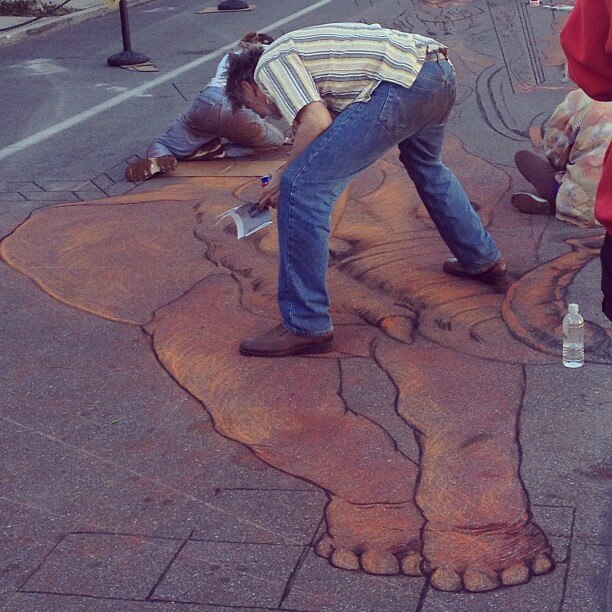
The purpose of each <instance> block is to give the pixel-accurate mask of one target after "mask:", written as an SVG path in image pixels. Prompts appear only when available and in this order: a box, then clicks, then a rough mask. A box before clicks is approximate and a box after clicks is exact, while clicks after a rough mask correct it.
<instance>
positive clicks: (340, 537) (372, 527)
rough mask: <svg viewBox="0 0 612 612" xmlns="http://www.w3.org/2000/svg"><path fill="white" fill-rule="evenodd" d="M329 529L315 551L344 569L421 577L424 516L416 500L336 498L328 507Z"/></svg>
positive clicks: (333, 498)
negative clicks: (369, 501) (365, 501)
mask: <svg viewBox="0 0 612 612" xmlns="http://www.w3.org/2000/svg"><path fill="white" fill-rule="evenodd" d="M326 521H327V532H326V533H325V534H324V535H323V536H322V537H321V539H320V540H319V542H318V543H317V545H316V547H315V552H316V553H317V554H318V555H319V556H320V557H324V558H326V559H328V560H329V562H330V563H331V564H332V565H333V566H335V567H339V568H341V569H347V570H356V569H360V568H361V569H363V570H364V571H365V572H367V573H369V574H381V575H392V574H399V573H400V572H401V573H404V574H406V575H408V576H421V575H422V572H421V568H420V565H421V553H420V549H421V540H420V529H421V526H422V522H423V519H422V517H421V514H420V513H419V511H418V510H417V508H416V506H415V505H414V504H413V503H412V501H409V502H404V503H399V504H383V503H381V504H351V503H350V502H347V501H345V500H342V499H340V498H338V497H332V499H331V500H330V502H329V504H328V505H327V508H326Z"/></svg>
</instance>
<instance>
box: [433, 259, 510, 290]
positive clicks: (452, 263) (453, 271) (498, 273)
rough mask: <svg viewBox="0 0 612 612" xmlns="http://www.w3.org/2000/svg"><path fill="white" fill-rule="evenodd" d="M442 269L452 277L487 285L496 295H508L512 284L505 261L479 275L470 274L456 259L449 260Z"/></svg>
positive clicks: (498, 262) (501, 260)
mask: <svg viewBox="0 0 612 612" xmlns="http://www.w3.org/2000/svg"><path fill="white" fill-rule="evenodd" d="M442 269H443V270H444V271H445V272H446V273H447V274H450V275H451V276H459V277H461V278H471V279H472V280H475V281H478V282H480V283H484V284H485V285H490V286H491V287H493V289H494V290H495V292H496V293H506V291H507V290H508V287H510V285H511V283H512V280H511V278H510V276H509V275H508V266H507V265H506V262H505V261H504V260H503V259H498V260H497V261H496V262H495V263H494V264H493V265H492V266H491V267H490V268H489V269H488V270H485V271H484V272H479V273H478V274H474V273H473V272H468V271H467V270H466V269H465V268H464V267H463V266H462V265H461V264H460V263H459V261H458V260H457V259H455V258H454V257H453V258H452V259H447V260H446V261H445V262H444V265H443V266H442Z"/></svg>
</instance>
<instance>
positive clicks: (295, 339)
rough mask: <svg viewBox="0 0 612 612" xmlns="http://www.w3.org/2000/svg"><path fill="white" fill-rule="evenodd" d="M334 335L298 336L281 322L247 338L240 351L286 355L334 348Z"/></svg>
mask: <svg viewBox="0 0 612 612" xmlns="http://www.w3.org/2000/svg"><path fill="white" fill-rule="evenodd" d="M333 340H334V335H333V334H328V335H327V336H298V335H296V334H293V333H291V332H290V331H288V330H286V329H285V328H284V327H283V325H282V323H281V324H279V325H277V326H276V327H273V328H272V329H271V330H270V331H268V332H266V333H265V334H262V335H261V336H257V337H256V338H247V339H246V340H243V341H242V342H241V343H240V353H241V354H242V355H246V356H248V357H288V356H289V355H304V354H308V353H310V354H312V353H329V351H333V350H334V342H333Z"/></svg>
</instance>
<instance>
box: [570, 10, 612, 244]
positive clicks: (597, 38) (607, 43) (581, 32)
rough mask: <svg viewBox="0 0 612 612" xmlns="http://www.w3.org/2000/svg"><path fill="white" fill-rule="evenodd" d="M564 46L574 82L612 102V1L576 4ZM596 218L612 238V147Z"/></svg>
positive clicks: (597, 204)
mask: <svg viewBox="0 0 612 612" xmlns="http://www.w3.org/2000/svg"><path fill="white" fill-rule="evenodd" d="M561 45H562V47H563V50H564V51H565V55H566V57H567V64H568V68H569V75H570V77H571V78H572V81H574V83H576V84H577V85H578V86H579V87H580V88H581V89H583V90H584V91H585V92H586V93H587V94H588V95H589V96H590V97H591V98H593V99H594V100H600V101H602V102H610V101H612V0H576V4H575V6H574V8H573V9H572V12H571V13H570V16H569V19H568V20H567V23H566V24H565V27H564V28H563V30H562V32H561ZM595 217H596V218H597V220H598V221H600V222H601V223H602V224H603V225H604V226H605V227H606V229H607V231H608V233H609V234H612V145H610V147H609V148H608V151H607V153H606V156H605V159H604V167H603V174H602V176H601V180H600V182H599V188H598V190H597V196H596V199H595Z"/></svg>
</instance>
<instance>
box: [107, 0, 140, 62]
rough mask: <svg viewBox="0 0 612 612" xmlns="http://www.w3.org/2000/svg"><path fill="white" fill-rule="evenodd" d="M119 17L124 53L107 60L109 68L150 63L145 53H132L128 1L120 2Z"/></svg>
mask: <svg viewBox="0 0 612 612" xmlns="http://www.w3.org/2000/svg"><path fill="white" fill-rule="evenodd" d="M119 15H120V16H121V37H122V38H123V51H121V53H115V55H111V56H110V57H108V58H107V59H106V61H107V62H108V65H109V66H131V65H133V64H143V63H144V62H148V61H149V56H148V55H145V54H144V53H138V52H137V51H132V44H131V42H130V21H129V19H128V12H127V0H119Z"/></svg>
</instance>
